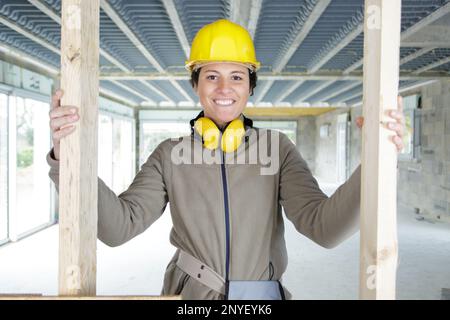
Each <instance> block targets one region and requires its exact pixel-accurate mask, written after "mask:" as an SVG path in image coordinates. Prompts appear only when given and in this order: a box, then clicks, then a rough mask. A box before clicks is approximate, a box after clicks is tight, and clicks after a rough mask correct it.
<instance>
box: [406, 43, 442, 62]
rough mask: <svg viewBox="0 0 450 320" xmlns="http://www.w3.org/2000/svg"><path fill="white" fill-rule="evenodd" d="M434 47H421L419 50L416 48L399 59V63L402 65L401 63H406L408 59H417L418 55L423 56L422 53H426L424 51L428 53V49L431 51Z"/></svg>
mask: <svg viewBox="0 0 450 320" xmlns="http://www.w3.org/2000/svg"><path fill="white" fill-rule="evenodd" d="M434 49H436V48H434V47H431V48H422V49H419V50H417V51H416V52H414V53H412V54H410V55H407V56H406V57H404V58H402V59H400V65H402V64H404V63H407V62H409V61H412V60H414V59H417V58H418V57H420V56H423V55H424V54H426V53H428V52H430V51H432V50H434Z"/></svg>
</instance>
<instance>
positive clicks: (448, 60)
mask: <svg viewBox="0 0 450 320" xmlns="http://www.w3.org/2000/svg"><path fill="white" fill-rule="evenodd" d="M449 62H450V57H446V58H444V59H441V60H439V61H436V62H433V63H430V64H428V65H426V66H424V67H422V68H419V69H417V70H415V71H413V74H419V73H422V72H425V71H428V70H431V69H434V68H437V67H439V66H441V65H443V64H446V63H449Z"/></svg>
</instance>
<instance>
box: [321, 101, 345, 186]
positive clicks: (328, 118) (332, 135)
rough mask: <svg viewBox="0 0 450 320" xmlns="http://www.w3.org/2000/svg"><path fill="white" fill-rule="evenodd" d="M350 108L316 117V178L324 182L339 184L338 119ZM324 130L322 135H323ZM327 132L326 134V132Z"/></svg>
mask: <svg viewBox="0 0 450 320" xmlns="http://www.w3.org/2000/svg"><path fill="white" fill-rule="evenodd" d="M348 111H349V109H348V108H342V109H338V110H335V111H332V112H329V113H325V114H323V115H321V116H318V117H316V135H315V144H316V156H315V171H314V174H315V175H316V177H317V178H318V179H319V180H320V181H323V182H327V183H337V182H338V175H337V118H338V115H340V114H343V113H347V112H348ZM321 130H322V134H321ZM324 131H325V132H327V133H326V134H325V132H324Z"/></svg>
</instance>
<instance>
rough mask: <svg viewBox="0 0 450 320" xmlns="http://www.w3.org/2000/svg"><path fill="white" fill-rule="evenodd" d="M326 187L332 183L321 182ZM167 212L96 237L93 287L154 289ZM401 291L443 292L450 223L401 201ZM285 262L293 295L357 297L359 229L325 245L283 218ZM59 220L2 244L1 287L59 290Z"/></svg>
mask: <svg viewBox="0 0 450 320" xmlns="http://www.w3.org/2000/svg"><path fill="white" fill-rule="evenodd" d="M322 188H323V189H324V191H325V192H327V193H330V192H332V191H333V190H334V186H331V185H322ZM167 213H168V212H166V213H165V214H164V216H163V217H162V218H161V219H160V220H158V221H157V222H156V223H155V224H154V225H153V226H152V227H151V228H150V229H149V230H147V231H146V232H144V233H143V234H142V235H140V236H138V237H136V238H135V239H133V240H131V241H130V242H128V243H126V244H124V245H122V246H120V247H117V248H109V247H107V246H105V245H103V244H102V243H100V242H98V265H97V267H98V273H97V274H98V276H97V279H98V280H97V294H98V295H159V293H160V290H161V287H162V279H163V274H164V270H165V268H166V265H167V263H168V261H169V259H170V258H171V256H172V254H173V252H174V248H173V247H172V246H171V245H170V243H169V241H168V238H169V231H170V226H171V220H170V216H169V214H167ZM398 231H399V232H398V235H399V268H398V275H397V298H398V299H441V292H442V288H450V225H448V224H443V223H442V224H437V223H436V224H434V223H430V222H426V221H417V220H416V219H415V218H414V214H413V212H412V211H411V210H408V209H407V208H405V207H401V206H400V207H399V210H398ZM286 240H287V244H288V251H289V266H288V270H287V272H286V273H285V276H284V280H283V283H284V284H285V285H286V286H287V288H288V289H289V290H290V291H291V293H292V294H293V298H294V299H357V298H358V273H359V234H356V235H355V236H353V237H352V238H350V239H349V240H347V241H345V242H344V243H343V244H341V245H340V246H338V247H337V248H335V249H332V250H327V249H323V248H321V247H319V246H318V245H316V244H314V243H313V242H311V241H310V240H308V239H307V238H305V237H304V236H302V235H300V234H298V233H297V232H296V230H295V229H294V227H293V225H292V224H291V223H290V222H288V221H287V222H286ZM57 266H58V227H57V226H52V227H50V228H47V229H45V230H43V231H41V232H39V233H37V234H34V235H33V236H30V237H28V238H26V239H23V240H21V241H19V242H17V243H12V244H7V245H4V246H2V247H0V293H2V294H5V293H14V294H25V293H42V294H44V295H56V294H57V287H58V286H57Z"/></svg>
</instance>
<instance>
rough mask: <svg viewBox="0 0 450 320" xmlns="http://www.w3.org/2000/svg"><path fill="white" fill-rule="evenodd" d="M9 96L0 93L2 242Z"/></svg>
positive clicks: (4, 235)
mask: <svg viewBox="0 0 450 320" xmlns="http://www.w3.org/2000/svg"><path fill="white" fill-rule="evenodd" d="M7 116H8V96H7V95H6V94H3V93H0V244H1V243H3V242H5V241H6V240H7V238H8V191H7V190H8V131H7V130H8V117H7Z"/></svg>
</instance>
